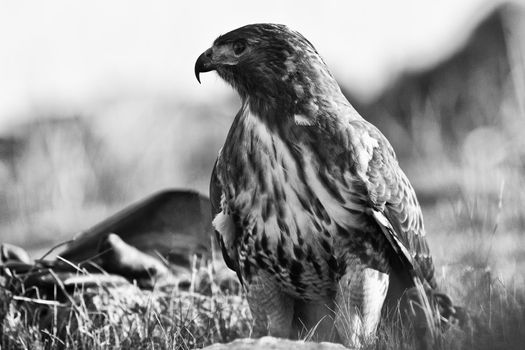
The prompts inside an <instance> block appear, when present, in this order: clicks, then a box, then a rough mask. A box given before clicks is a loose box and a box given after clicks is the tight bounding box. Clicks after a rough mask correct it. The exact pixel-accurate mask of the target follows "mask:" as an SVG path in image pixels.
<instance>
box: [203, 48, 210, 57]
mask: <svg viewBox="0 0 525 350" xmlns="http://www.w3.org/2000/svg"><path fill="white" fill-rule="evenodd" d="M204 56H206V57H207V58H211V49H208V50H206V52H204Z"/></svg>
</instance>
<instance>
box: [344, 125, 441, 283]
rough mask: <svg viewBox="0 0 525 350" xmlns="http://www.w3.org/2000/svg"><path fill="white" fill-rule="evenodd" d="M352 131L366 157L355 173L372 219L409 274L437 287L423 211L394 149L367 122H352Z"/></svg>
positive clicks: (356, 145) (357, 151)
mask: <svg viewBox="0 0 525 350" xmlns="http://www.w3.org/2000/svg"><path fill="white" fill-rule="evenodd" d="M349 129H351V131H350V133H351V135H352V136H353V137H354V138H356V137H357V138H358V140H355V139H354V140H353V145H354V147H353V148H351V149H350V150H351V151H352V152H353V153H355V154H358V155H359V154H361V155H362V156H361V158H359V157H354V158H355V159H357V162H355V163H356V164H355V168H354V169H351V170H352V172H353V173H355V174H357V178H358V182H361V183H359V184H358V185H359V186H358V187H359V188H361V189H363V190H364V191H366V193H365V194H364V195H365V197H366V199H367V201H368V206H369V210H370V212H371V216H372V217H373V218H374V220H375V221H376V222H377V224H378V225H379V227H380V228H381V231H382V233H383V234H384V235H385V237H386V238H387V240H388V242H389V243H390V245H391V246H392V248H393V251H394V252H396V254H397V255H398V257H399V258H400V260H401V263H402V265H403V266H404V267H405V268H406V269H408V271H407V272H410V273H411V274H414V276H418V277H420V278H421V280H422V281H426V282H427V283H429V284H430V286H431V287H435V278H434V264H433V262H432V257H431V256H430V251H429V248H428V244H427V241H426V239H425V228H424V226H423V214H422V212H421V207H420V206H419V203H418V201H417V198H416V194H415V191H414V189H413V187H412V185H411V184H410V182H409V181H408V179H407V177H406V175H405V174H404V172H403V171H402V170H401V168H400V167H399V164H398V162H397V158H396V155H395V153H394V151H393V149H392V146H391V145H390V143H389V142H388V141H387V140H386V138H385V137H384V136H383V134H381V132H380V131H379V130H378V129H377V128H375V127H374V126H373V125H372V124H370V123H368V122H366V121H364V120H355V121H352V122H350V125H349ZM343 132H347V133H348V130H346V131H343ZM363 154H364V156H363ZM363 158H364V160H365V161H363Z"/></svg>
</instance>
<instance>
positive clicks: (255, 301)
mask: <svg viewBox="0 0 525 350" xmlns="http://www.w3.org/2000/svg"><path fill="white" fill-rule="evenodd" d="M246 298H247V299H248V304H249V305H250V310H251V312H252V318H253V333H252V336H253V337H261V336H264V335H268V334H269V335H272V336H275V337H281V338H288V337H289V336H290V331H291V328H292V318H293V314H294V310H293V309H294V306H293V305H294V301H293V298H291V297H290V296H289V295H287V294H285V293H283V291H282V288H281V287H280V286H279V284H278V283H277V281H276V280H275V279H274V278H273V277H272V276H270V275H269V274H268V273H266V272H264V271H260V272H259V273H258V274H257V276H252V278H251V282H250V283H249V284H247V286H246Z"/></svg>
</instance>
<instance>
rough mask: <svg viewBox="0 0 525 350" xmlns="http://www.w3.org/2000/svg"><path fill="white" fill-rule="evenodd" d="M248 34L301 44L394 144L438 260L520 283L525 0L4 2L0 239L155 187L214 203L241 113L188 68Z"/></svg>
mask: <svg viewBox="0 0 525 350" xmlns="http://www.w3.org/2000/svg"><path fill="white" fill-rule="evenodd" d="M254 22H276V23H284V24H287V25H289V26H291V27H293V28H294V29H297V30H299V31H300V32H302V33H303V34H304V35H305V36H306V37H307V38H309V39H310V41H311V42H312V43H313V44H314V45H315V46H316V47H317V49H318V51H319V52H320V53H321V54H322V55H323V57H324V58H325V60H326V62H327V63H328V65H329V66H330V67H331V68H332V71H333V73H334V75H335V76H336V78H337V80H338V81H339V83H340V84H341V86H342V88H343V90H344V92H345V94H346V95H347V96H348V99H349V100H350V101H351V102H352V103H353V104H354V105H355V107H356V108H357V109H358V111H359V112H361V114H362V115H363V116H365V118H366V119H368V120H369V121H371V122H373V123H374V124H375V125H377V126H378V127H379V129H380V130H381V131H382V132H383V133H384V134H385V135H386V136H387V137H388V139H389V140H390V141H391V143H392V144H393V146H394V148H395V149H396V151H397V154H398V157H399V158H400V163H401V165H402V167H403V168H404V169H405V171H406V172H407V173H408V176H409V178H410V179H411V181H412V183H413V184H414V186H415V187H416V191H417V192H418V195H419V198H420V201H421V203H422V205H423V207H424V213H425V219H426V221H425V222H426V225H427V231H429V237H430V238H429V239H430V241H431V248H432V250H433V251H434V254H435V255H436V256H437V261H438V265H440V264H441V265H443V264H444V263H445V262H446V263H448V264H453V263H461V262H462V261H463V260H462V259H468V261H469V264H471V265H472V264H476V263H479V264H481V265H483V264H485V265H487V264H491V266H496V267H498V266H500V267H502V269H501V270H502V271H506V272H505V273H508V274H509V275H514V274H515V273H516V272H517V271H523V269H522V268H520V266H521V267H524V266H525V239H524V237H525V235H524V230H525V212H524V211H525V190H524V189H525V3H523V2H519V1H494V0H493V1H491V0H463V1H454V0H444V1H439V2H437V1H431V0H424V1H423V0H398V1H395V2H393V1H386V0H385V1H379V0H373V1H346V2H344V3H343V2H336V1H324V2H323V3H322V4H321V3H320V2H318V1H301V2H282V1H265V2H264V3H262V2H261V3H260V4H259V3H253V4H251V3H250V4H249V3H248V2H246V1H230V0H222V1H220V2H212V1H210V2H203V1H193V2H190V1H186V2H174V1H160V0H157V1H129V0H126V1H124V0H118V1H111V2H108V1H93V0H92V1H68V0H63V1H58V0H48V1H45V2H43V1H23V0H17V1H10V0H2V1H0V183H1V186H0V242H9V243H14V244H19V245H22V246H24V247H26V248H28V249H32V250H34V249H40V248H41V247H49V246H51V245H53V244H55V243H57V242H59V241H62V240H66V239H68V238H70V237H71V236H72V235H73V234H75V233H76V232H79V231H82V230H84V229H86V228H88V227H90V226H92V225H93V224H95V223H96V222H98V221H100V220H102V219H104V218H105V217H107V216H108V215H110V214H112V213H114V212H116V211H117V210H119V209H121V208H123V207H124V206H126V205H128V204H129V203H131V202H133V201H136V200H139V199H141V198H143V197H145V196H147V195H149V194H151V193H153V192H156V191H159V190H162V189H165V188H188V189H194V190H197V191H199V192H201V193H204V194H207V188H208V181H209V174H210V173H211V169H212V166H213V162H214V160H215V157H216V155H217V152H218V150H219V148H220V147H221V145H222V143H223V142H224V139H225V136H226V133H227V131H228V128H229V126H230V124H231V122H232V120H233V117H234V115H235V113H236V111H237V110H238V107H239V105H240V101H239V99H238V97H237V96H236V94H235V93H234V92H233V91H232V90H231V88H229V87H228V86H227V85H226V84H224V83H223V82H221V81H220V80H219V78H218V77H217V76H216V75H215V74H214V73H211V74H206V75H203V76H202V82H203V84H202V85H199V84H198V83H197V81H196V80H195V77H194V73H193V66H194V62H195V60H196V58H197V57H198V55H199V54H200V53H201V52H202V51H204V50H205V49H206V48H208V47H209V46H210V45H211V43H212V42H213V40H214V39H215V37H217V36H218V35H219V34H223V33H226V32H228V31H229V30H231V29H234V28H237V27H239V26H241V25H244V24H248V23H254ZM451 242H457V244H451ZM466 246H469V247H470V248H471V249H470V250H465V249H464V248H465V247H466ZM518 248H519V249H518ZM461 250H464V252H460V251H461ZM472 252H477V253H476V256H475V257H472V256H470V257H469V256H468V254H471V255H472V254H473V253H472ZM480 253H481V254H480ZM449 255H450V256H452V255H453V256H454V259H453V260H454V261H450V260H451V259H449V258H447V256H449ZM478 260H479V261H478ZM522 273H523V272H521V274H522Z"/></svg>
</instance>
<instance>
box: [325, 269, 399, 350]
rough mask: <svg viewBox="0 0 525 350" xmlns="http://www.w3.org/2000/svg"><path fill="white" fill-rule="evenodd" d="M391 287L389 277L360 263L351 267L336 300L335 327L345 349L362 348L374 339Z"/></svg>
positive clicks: (340, 285)
mask: <svg viewBox="0 0 525 350" xmlns="http://www.w3.org/2000/svg"><path fill="white" fill-rule="evenodd" d="M388 283H389V276H388V274H386V273H383V272H379V271H377V270H374V269H371V268H369V267H366V266H365V265H362V264H361V263H359V262H357V263H351V264H348V267H347V270H346V273H345V274H344V275H343V276H342V277H341V280H340V281H339V286H338V291H337V294H336V298H335V303H336V310H335V311H336V316H335V327H336V329H337V332H338V333H339V337H340V338H341V340H342V341H343V344H344V345H345V346H348V347H351V348H359V347H361V346H362V345H363V342H366V341H367V340H368V339H370V338H371V337H373V336H374V334H375V332H376V330H377V326H378V324H379V320H380V317H381V308H382V307H383V302H384V301H385V297H386V293H387V290H388Z"/></svg>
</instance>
